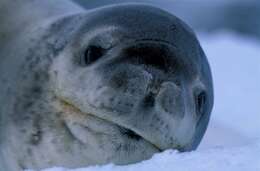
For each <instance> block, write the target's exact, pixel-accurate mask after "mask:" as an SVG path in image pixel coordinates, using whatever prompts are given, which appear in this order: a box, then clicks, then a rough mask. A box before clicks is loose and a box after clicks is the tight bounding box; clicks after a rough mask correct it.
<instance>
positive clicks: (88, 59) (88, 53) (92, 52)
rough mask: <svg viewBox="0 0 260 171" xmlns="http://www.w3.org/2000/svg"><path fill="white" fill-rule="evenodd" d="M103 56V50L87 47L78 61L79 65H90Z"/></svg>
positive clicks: (96, 47) (97, 47)
mask: <svg viewBox="0 0 260 171" xmlns="http://www.w3.org/2000/svg"><path fill="white" fill-rule="evenodd" d="M103 54H104V49H103V48H101V47H99V46H93V45H91V46H89V47H88V48H87V49H86V50H85V52H84V54H83V55H82V57H81V59H80V63H81V64H82V65H83V66H86V65H89V64H92V63H93V62H95V61H97V60H98V59H99V58H100V57H102V56H103Z"/></svg>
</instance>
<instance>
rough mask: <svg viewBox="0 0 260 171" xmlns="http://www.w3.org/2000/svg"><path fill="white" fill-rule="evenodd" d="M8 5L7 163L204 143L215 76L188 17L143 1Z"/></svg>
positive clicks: (69, 161)
mask: <svg viewBox="0 0 260 171" xmlns="http://www.w3.org/2000/svg"><path fill="white" fill-rule="evenodd" d="M0 9H1V10H0V11H1V12H0V21H1V29H0V45H1V46H0V57H1V58H0V81H1V85H0V150H1V151H0V159H1V161H0V168H2V169H3V170H5V171H18V170H22V169H43V168H47V167H52V166H63V167H68V168H76V167H83V166H89V165H96V164H106V163H115V164H119V165H123V164H129V163H135V162H138V161H142V160H145V159H148V158H150V157H151V156H152V155H153V154H154V153H157V152H160V151H163V150H166V149H177V150H179V151H190V150H193V149H196V147H197V146H198V144H199V142H200V140H201V139H202V136H203V134H204V132H205V130H206V127H207V124H208V121H209V117H210V113H211V109H212V105H213V86H212V77H211V72H210V67H209V64H208V62H207V59H206V56H205V54H204V52H203V50H202V48H201V47H200V44H199V42H198V40H197V38H196V36H195V34H194V33H193V31H192V30H191V29H190V28H189V27H188V26H187V25H186V24H185V23H183V22H182V21H181V20H180V19H178V18H176V17H175V16H173V15H172V14H170V13H168V12H165V11H163V10H161V9H158V8H155V7H152V6H147V5H141V4H122V5H113V6H107V7H102V8H97V9H93V10H90V11H85V10H84V9H82V8H81V7H79V6H77V5H75V4H74V3H72V2H70V1H65V0H56V1H52V0H44V1H40V0H24V1H19V0H14V1H9V0H2V1H1V2H0ZM13 11H16V12H15V13H14V12H13Z"/></svg>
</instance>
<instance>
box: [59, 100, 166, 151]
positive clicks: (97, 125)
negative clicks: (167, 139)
mask: <svg viewBox="0 0 260 171" xmlns="http://www.w3.org/2000/svg"><path fill="white" fill-rule="evenodd" d="M59 102H60V106H61V112H62V114H63V115H64V121H65V126H66V127H67V129H68V130H69V132H70V133H71V135H72V136H73V137H74V138H75V139H76V140H78V141H80V142H81V143H83V144H89V143H90V142H89V140H90V137H91V138H92V139H93V138H94V137H96V135H97V134H99V135H110V136H115V135H116V136H119V137H120V138H122V137H123V139H125V140H127V141H128V142H129V141H132V142H134V143H137V144H138V142H142V144H146V145H148V146H150V147H151V148H152V149H153V150H154V151H155V152H161V151H163V149H161V148H160V147H159V146H157V145H156V144H154V143H152V142H151V141H149V140H147V139H146V138H144V136H143V135H140V134H138V133H136V132H135V131H133V130H131V129H129V128H126V127H124V126H122V125H120V124H118V123H115V122H113V121H110V120H108V119H104V118H100V117H98V116H96V115H95V114H94V113H86V112H83V111H81V110H80V109H79V108H78V107H76V106H75V105H73V104H71V103H69V102H67V101H66V100H63V99H60V100H59ZM155 152H154V153H155Z"/></svg>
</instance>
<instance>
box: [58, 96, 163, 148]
mask: <svg viewBox="0 0 260 171" xmlns="http://www.w3.org/2000/svg"><path fill="white" fill-rule="evenodd" d="M59 102H60V104H61V106H62V107H61V108H62V109H64V108H70V110H71V111H74V112H75V113H79V114H80V115H83V116H84V115H89V116H91V117H94V118H97V119H100V120H103V121H105V122H108V123H110V124H112V125H115V126H117V127H118V128H119V129H123V130H125V131H130V132H133V133H134V134H136V135H137V136H139V137H140V138H141V139H143V140H144V141H145V142H147V143H149V144H150V145H152V146H153V147H154V148H155V149H156V150H158V152H162V151H163V149H161V148H160V147H158V146H157V145H156V144H154V143H152V142H151V141H149V140H147V139H146V138H144V137H143V136H142V135H140V134H138V133H136V132H135V131H134V130H132V129H129V128H127V127H124V126H122V125H119V124H117V123H115V122H113V121H110V120H108V119H104V118H101V117H98V116H96V115H94V114H92V113H86V112H83V111H81V110H80V109H79V108H78V107H76V106H75V105H73V104H71V103H70V102H68V101H67V100H64V99H59ZM65 110H66V109H65ZM64 124H65V125H66V127H67V129H69V131H70V133H71V134H72V135H73V137H74V138H75V139H77V140H79V141H81V140H80V139H79V138H78V137H77V135H75V134H74V133H73V131H72V130H71V128H70V126H69V124H68V123H67V121H66V119H65V123H64ZM79 125H81V124H80V123H79Z"/></svg>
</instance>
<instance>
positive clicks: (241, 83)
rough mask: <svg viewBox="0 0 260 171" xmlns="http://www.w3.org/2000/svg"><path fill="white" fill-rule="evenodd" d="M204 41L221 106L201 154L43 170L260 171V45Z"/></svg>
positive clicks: (223, 37) (228, 37)
mask: <svg viewBox="0 0 260 171" xmlns="http://www.w3.org/2000/svg"><path fill="white" fill-rule="evenodd" d="M199 39H200V42H201V44H202V47H203V49H204V51H205V53H206V55H207V57H208V59H209V63H210V65H211V69H212V74H213V80H214V91H215V104H214V109H213V112H212V117H211V121H210V124H209V127H208V130H207V132H206V134H205V136H204V139H203V141H202V143H201V145H200V146H199V148H198V150H197V151H193V152H186V153H178V152H176V151H172V150H168V151H165V152H163V153H160V154H156V155H154V157H153V158H152V159H150V160H147V161H143V162H141V163H137V164H133V165H128V166H115V165H113V164H109V165H105V166H94V167H88V168H85V169H74V170H73V169H64V168H52V169H47V170H43V171H121V170H122V171H132V170H138V171H147V170H149V171H157V170H160V171H173V170H174V171H204V170H205V171H219V170H222V171H232V170H234V171H244V170H250V171H259V170H260V91H259V89H260V42H257V41H256V40H254V39H250V38H246V37H241V36H239V35H236V34H234V33H231V32H221V33H217V34H213V35H205V34H200V35H199Z"/></svg>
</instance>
